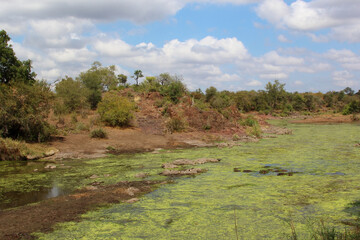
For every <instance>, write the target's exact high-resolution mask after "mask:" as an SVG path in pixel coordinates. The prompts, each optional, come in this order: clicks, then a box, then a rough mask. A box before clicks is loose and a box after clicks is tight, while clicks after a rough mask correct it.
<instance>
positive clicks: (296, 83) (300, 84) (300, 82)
mask: <svg viewBox="0 0 360 240" xmlns="http://www.w3.org/2000/svg"><path fill="white" fill-rule="evenodd" d="M294 84H295V85H296V86H302V85H304V83H303V82H302V81H295V82H294Z"/></svg>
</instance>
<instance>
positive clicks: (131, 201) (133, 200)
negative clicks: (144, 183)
mask: <svg viewBox="0 0 360 240" xmlns="http://www.w3.org/2000/svg"><path fill="white" fill-rule="evenodd" d="M138 201H139V199H138V198H131V199H129V200H126V201H124V202H125V203H135V202H138Z"/></svg>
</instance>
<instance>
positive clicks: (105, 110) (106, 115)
mask: <svg viewBox="0 0 360 240" xmlns="http://www.w3.org/2000/svg"><path fill="white" fill-rule="evenodd" d="M133 110H134V104H133V103H132V102H130V101H129V100H128V99H127V98H125V97H120V96H119V95H117V94H116V92H108V93H105V94H104V96H103V99H102V101H101V102H100V103H99V105H98V109H97V111H98V113H99V115H100V119H101V121H103V122H104V123H105V124H106V125H109V126H112V127H115V126H119V127H124V126H128V125H129V123H130V120H131V119H132V118H133V113H132V111H133Z"/></svg>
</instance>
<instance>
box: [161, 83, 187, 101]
mask: <svg viewBox="0 0 360 240" xmlns="http://www.w3.org/2000/svg"><path fill="white" fill-rule="evenodd" d="M185 92H186V87H185V85H184V84H183V83H182V82H181V81H172V82H171V83H169V84H168V85H166V86H164V87H163V89H162V91H161V94H162V95H163V96H168V97H169V98H170V100H171V101H172V102H173V103H178V102H179V98H180V97H182V96H183V95H184V93H185Z"/></svg>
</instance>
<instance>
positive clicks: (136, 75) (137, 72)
mask: <svg viewBox="0 0 360 240" xmlns="http://www.w3.org/2000/svg"><path fill="white" fill-rule="evenodd" d="M131 77H132V78H133V79H134V80H135V82H136V85H139V78H142V77H144V75H143V73H142V71H141V70H135V71H134V75H133V76H131Z"/></svg>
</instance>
